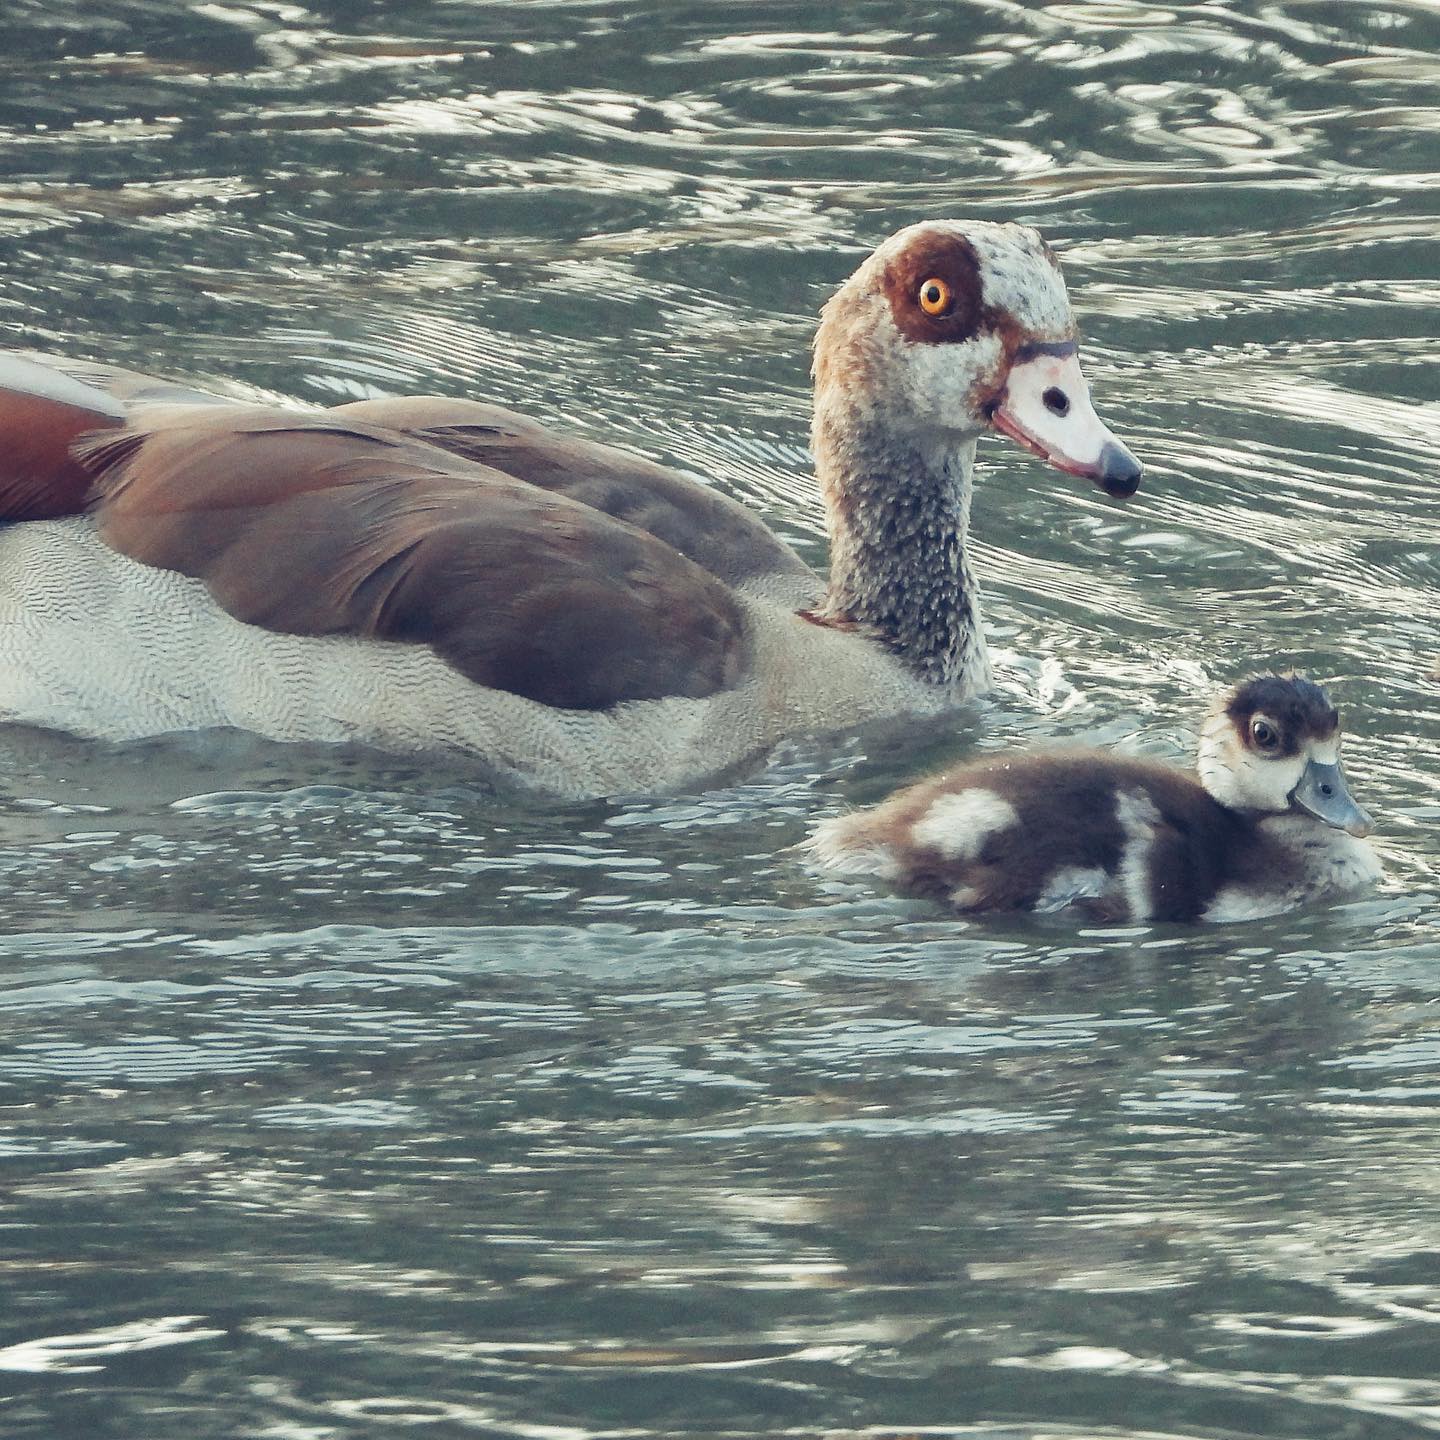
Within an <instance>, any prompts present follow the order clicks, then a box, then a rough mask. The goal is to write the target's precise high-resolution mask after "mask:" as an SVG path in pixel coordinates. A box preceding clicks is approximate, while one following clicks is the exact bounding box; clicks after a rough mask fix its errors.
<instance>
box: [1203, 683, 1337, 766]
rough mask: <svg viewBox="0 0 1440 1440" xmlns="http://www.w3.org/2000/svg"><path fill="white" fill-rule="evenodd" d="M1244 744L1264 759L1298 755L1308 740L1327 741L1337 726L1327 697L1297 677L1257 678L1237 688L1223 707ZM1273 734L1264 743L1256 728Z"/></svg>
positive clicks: (1318, 688)
mask: <svg viewBox="0 0 1440 1440" xmlns="http://www.w3.org/2000/svg"><path fill="white" fill-rule="evenodd" d="M1225 709H1226V713H1227V714H1228V715H1229V717H1230V723H1231V724H1232V725H1234V727H1235V733H1236V734H1237V735H1238V736H1239V738H1240V740H1241V742H1242V743H1243V744H1246V745H1248V746H1249V747H1250V748H1251V749H1252V750H1255V751H1257V752H1258V753H1259V754H1262V755H1265V756H1282V755H1283V756H1286V757H1287V758H1288V757H1289V756H1292V755H1298V754H1299V753H1300V747H1301V745H1302V744H1304V742H1305V741H1307V740H1326V739H1328V738H1329V737H1330V736H1332V735H1334V734H1335V733H1336V731H1337V730H1338V729H1339V727H1340V717H1339V715H1338V714H1337V713H1336V711H1335V707H1334V706H1333V705H1332V704H1331V703H1330V697H1329V696H1328V695H1326V693H1325V692H1324V691H1323V690H1322V689H1321V688H1320V687H1319V686H1318V685H1316V684H1315V683H1314V682H1313V681H1310V680H1306V679H1304V678H1303V677H1302V676H1299V675H1256V676H1253V677H1252V678H1251V679H1249V680H1245V681H1243V682H1242V683H1241V684H1239V685H1237V686H1236V687H1235V689H1234V691H1233V692H1232V693H1231V696H1230V700H1229V703H1228V704H1227V705H1226V707H1225ZM1261 727H1263V728H1264V729H1265V730H1269V731H1273V732H1275V739H1274V740H1273V741H1272V742H1271V743H1270V744H1268V745H1267V744H1266V743H1264V741H1263V740H1262V738H1261V736H1260V735H1259V734H1257V733H1256V731H1257V728H1261Z"/></svg>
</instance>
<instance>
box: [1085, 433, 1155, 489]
mask: <svg viewBox="0 0 1440 1440" xmlns="http://www.w3.org/2000/svg"><path fill="white" fill-rule="evenodd" d="M1099 468H1100V473H1099V475H1098V476H1097V477H1096V482H1097V483H1098V484H1099V486H1100V488H1101V489H1102V490H1103V491H1104V492H1105V493H1106V494H1107V495H1113V496H1114V497H1115V499H1117V500H1128V499H1129V498H1130V496H1132V495H1133V494H1134V493H1135V492H1136V491H1137V490H1138V489H1139V488H1140V478H1141V476H1143V475H1144V474H1145V467H1144V466H1143V465H1142V464H1141V463H1140V462H1139V461H1138V460H1137V459H1136V458H1135V457H1134V456H1133V455H1132V454H1131V453H1130V452H1129V451H1128V450H1126V449H1125V448H1124V446H1122V445H1118V444H1116V443H1115V442H1114V441H1113V440H1112V441H1111V442H1110V444H1108V445H1106V447H1105V448H1104V449H1103V450H1102V451H1101V452H1100V467H1099Z"/></svg>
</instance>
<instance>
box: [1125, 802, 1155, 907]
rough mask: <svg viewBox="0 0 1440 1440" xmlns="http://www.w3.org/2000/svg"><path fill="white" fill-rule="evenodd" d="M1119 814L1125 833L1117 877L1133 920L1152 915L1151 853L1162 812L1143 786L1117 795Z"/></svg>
mask: <svg viewBox="0 0 1440 1440" xmlns="http://www.w3.org/2000/svg"><path fill="white" fill-rule="evenodd" d="M1115 818H1116V819H1117V820H1118V821H1119V822H1120V829H1121V830H1122V831H1123V833H1124V835H1125V840H1124V843H1123V844H1122V845H1121V847H1120V867H1119V869H1118V870H1117V872H1116V878H1117V879H1118V881H1119V883H1120V893H1121V894H1122V895H1124V897H1125V904H1126V906H1127V907H1128V908H1129V911H1130V917H1129V918H1130V919H1131V920H1148V919H1149V918H1150V909H1151V900H1150V891H1151V886H1150V855H1151V851H1152V850H1153V849H1154V848H1155V824H1156V822H1157V821H1158V820H1159V819H1160V812H1159V810H1157V809H1156V808H1155V802H1154V801H1153V800H1152V799H1151V798H1150V797H1149V796H1148V795H1147V794H1146V793H1145V792H1144V791H1143V790H1122V791H1121V792H1120V793H1119V794H1118V795H1116V797H1115Z"/></svg>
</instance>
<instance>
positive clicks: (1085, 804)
mask: <svg viewBox="0 0 1440 1440" xmlns="http://www.w3.org/2000/svg"><path fill="white" fill-rule="evenodd" d="M1197 769H1198V774H1197V775H1187V774H1186V773H1184V772H1183V771H1181V770H1178V769H1175V768H1174V767H1173V766H1167V765H1159V764H1154V763H1151V762H1149V761H1145V760H1137V759H1131V758H1127V757H1124V756H1118V755H1110V754H1105V753H1103V752H1100V751H1094V750H1081V749H1075V750H1059V751H1052V752H1048V753H1047V752H1027V753H1022V754H999V755H992V756H988V757H987V758H985V759H983V760H976V761H973V762H970V763H968V764H963V765H960V766H958V767H956V768H955V769H953V770H950V771H948V772H947V773H945V774H943V775H940V776H937V777H936V778H934V779H931V780H925V781H922V782H920V783H919V784H917V785H912V786H910V787H908V788H907V789H904V790H901V791H900V792H899V793H897V794H895V795H892V796H891V797H890V798H889V799H888V800H886V801H884V802H882V803H881V804H880V805H877V806H875V807H874V808H872V809H869V810H862V811H857V812H856V813H855V814H852V815H844V816H841V817H839V818H838V819H833V820H826V821H824V822H823V823H822V824H820V825H819V826H817V827H816V829H815V831H814V832H813V834H812V835H811V837H810V839H809V841H808V848H809V851H810V854H811V856H812V857H813V858H814V860H815V861H816V862H817V864H819V865H820V866H821V867H823V868H825V869H828V870H833V871H837V872H839V873H841V874H846V875H873V876H876V877H877V878H880V879H883V880H886V881H888V882H890V883H891V884H893V885H894V886H895V887H896V888H897V889H899V890H901V891H903V892H904V893H906V894H910V895H919V896H925V897H930V898H933V899H937V900H940V901H942V902H943V903H945V904H947V905H948V906H950V907H951V908H953V909H955V910H958V911H962V912H977V911H984V910H1035V911H1048V910H1062V909H1066V908H1068V907H1074V908H1075V909H1076V910H1077V911H1078V913H1080V914H1081V915H1083V916H1084V917H1085V918H1088V919H1092V920H1096V919H1098V920H1105V921H1112V922H1114V921H1118V922H1137V921H1145V920H1179V921H1194V920H1214V921H1230V920H1248V919H1258V918H1261V917H1263V916H1267V915H1278V914H1281V913H1283V912H1285V911H1287V910H1293V909H1295V908H1297V907H1298V906H1301V905H1307V904H1310V903H1312V902H1314V901H1317V900H1322V899H1327V898H1334V897H1338V896H1342V895H1346V894H1352V893H1354V892H1356V891H1359V890H1363V889H1364V888H1366V887H1367V886H1369V885H1371V884H1373V883H1374V882H1375V880H1377V879H1378V878H1379V875H1380V863H1379V861H1378V859H1377V858H1376V855H1375V852H1374V850H1373V849H1372V848H1371V846H1370V845H1369V844H1368V843H1367V842H1366V841H1365V840H1364V839H1363V838H1362V837H1364V836H1365V835H1367V834H1368V833H1369V831H1370V817H1369V816H1368V815H1367V814H1366V813H1365V812H1364V811H1363V810H1362V809H1361V808H1360V807H1359V806H1358V805H1357V804H1356V803H1355V801H1354V800H1353V799H1351V797H1350V791H1349V789H1348V788H1347V787H1346V784H1345V776H1344V774H1343V772H1342V771H1341V768H1340V717H1339V716H1338V715H1337V714H1336V712H1335V707H1334V706H1333V705H1331V703H1330V700H1329V698H1328V697H1327V696H1326V694H1325V692H1324V691H1323V690H1322V689H1321V688H1320V687H1319V686H1318V685H1314V684H1312V683H1311V682H1310V681H1308V680H1304V679H1301V678H1300V677H1299V676H1293V675H1292V676H1285V677H1280V676H1276V675H1262V676H1259V677H1257V678H1255V679H1251V680H1246V681H1244V682H1243V683H1242V684H1239V685H1237V686H1235V687H1234V688H1233V689H1232V690H1230V691H1229V692H1228V693H1227V694H1225V695H1224V696H1223V697H1222V698H1221V699H1220V700H1219V701H1218V702H1217V703H1216V704H1215V706H1214V707H1213V709H1212V710H1211V711H1210V714H1209V716H1208V718H1207V719H1206V722H1205V725H1204V727H1203V729H1202V731H1201V737H1200V747H1199V763H1198V767H1197Z"/></svg>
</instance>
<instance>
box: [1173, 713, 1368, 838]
mask: <svg viewBox="0 0 1440 1440" xmlns="http://www.w3.org/2000/svg"><path fill="white" fill-rule="evenodd" d="M1312 757H1313V758H1314V759H1316V760H1318V761H1319V762H1320V763H1321V764H1334V763H1335V762H1336V761H1337V760H1338V758H1339V756H1338V753H1337V750H1336V746H1335V742H1334V741H1333V740H1327V741H1325V742H1323V743H1318V744H1312V745H1311V746H1309V747H1308V748H1307V749H1304V750H1302V751H1301V752H1300V753H1299V754H1298V755H1291V756H1288V757H1286V756H1280V757H1277V758H1276V759H1273V760H1271V759H1267V758H1266V757H1265V756H1264V755H1261V754H1259V753H1258V752H1256V751H1254V750H1250V749H1247V748H1246V747H1245V746H1244V745H1242V744H1241V742H1240V739H1239V737H1238V736H1237V735H1236V734H1235V727H1234V726H1233V725H1232V724H1231V723H1230V718H1229V716H1227V715H1223V714H1222V715H1212V716H1210V718H1209V719H1208V720H1207V721H1206V722H1205V725H1204V728H1203V729H1202V730H1201V732H1200V751H1199V755H1198V757H1197V760H1196V769H1197V771H1198V772H1199V775H1200V783H1201V784H1202V785H1203V786H1204V787H1205V788H1206V790H1208V791H1209V792H1210V794H1211V795H1213V796H1214V797H1215V799H1217V800H1218V801H1219V802H1220V803H1221V804H1222V805H1228V806H1229V807H1230V808H1231V809H1232V810H1268V811H1271V812H1273V813H1275V814H1279V813H1280V812H1282V811H1285V810H1288V809H1289V808H1290V796H1291V795H1292V794H1293V793H1294V790H1295V787H1296V786H1297V785H1298V784H1299V783H1300V777H1301V775H1303V774H1304V773H1305V766H1306V764H1307V763H1308V762H1309V760H1310V759H1311V758H1312ZM1327 757H1328V758H1327Z"/></svg>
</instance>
